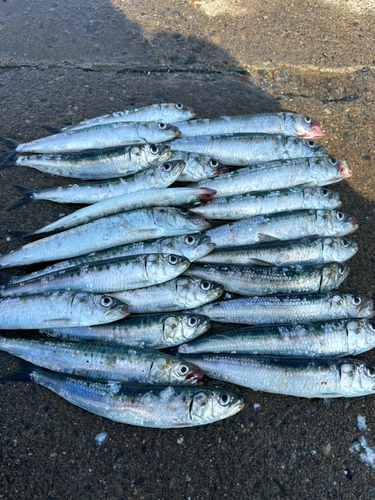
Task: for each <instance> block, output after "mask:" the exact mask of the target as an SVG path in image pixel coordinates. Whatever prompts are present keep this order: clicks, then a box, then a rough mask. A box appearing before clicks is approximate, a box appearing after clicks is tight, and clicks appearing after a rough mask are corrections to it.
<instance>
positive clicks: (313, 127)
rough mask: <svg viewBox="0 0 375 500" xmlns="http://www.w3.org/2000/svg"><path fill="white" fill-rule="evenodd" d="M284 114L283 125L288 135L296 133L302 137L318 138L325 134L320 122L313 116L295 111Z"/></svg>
mask: <svg viewBox="0 0 375 500" xmlns="http://www.w3.org/2000/svg"><path fill="white" fill-rule="evenodd" d="M285 115H286V116H285V122H284V126H285V129H286V133H287V134H288V135H292V136H295V135H296V136H297V137H301V138H302V139H319V137H324V136H325V132H324V131H323V128H322V126H321V124H320V123H319V122H318V121H317V120H314V118H310V117H309V116H304V115H298V114H295V113H285Z"/></svg>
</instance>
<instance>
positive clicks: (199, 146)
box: [168, 134, 325, 189]
mask: <svg viewBox="0 0 375 500" xmlns="http://www.w3.org/2000/svg"><path fill="white" fill-rule="evenodd" d="M168 145H169V146H170V147H171V150H172V151H185V152H187V153H198V154H202V155H205V156H209V157H211V158H215V160H218V161H220V162H221V163H224V165H234V166H243V165H251V164H257V163H261V162H268V161H274V160H287V159H289V158H305V157H306V158H310V157H311V156H322V155H323V154H325V148H324V147H323V146H319V144H316V143H315V142H313V141H310V140H306V139H298V138H295V137H285V136H281V135H266V134H252V135H248V134H247V135H245V134H228V135H211V136H202V137H191V138H188V139H175V140H173V141H171V142H169V143H168ZM268 189H269V187H268Z"/></svg>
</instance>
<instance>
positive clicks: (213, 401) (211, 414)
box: [190, 388, 245, 425]
mask: <svg viewBox="0 0 375 500" xmlns="http://www.w3.org/2000/svg"><path fill="white" fill-rule="evenodd" d="M244 405H245V403H244V400H243V398H241V397H240V396H238V395H237V394H234V393H233V392H230V391H225V390H220V389H210V388H206V389H202V390H201V391H199V392H197V393H196V394H195V395H194V396H193V399H192V401H191V403H190V420H191V422H192V424H193V425H198V424H208V423H210V422H215V421H217V420H222V419H224V418H227V417H230V416H232V415H235V414H236V413H238V412H239V411H241V410H242V409H243V407H244Z"/></svg>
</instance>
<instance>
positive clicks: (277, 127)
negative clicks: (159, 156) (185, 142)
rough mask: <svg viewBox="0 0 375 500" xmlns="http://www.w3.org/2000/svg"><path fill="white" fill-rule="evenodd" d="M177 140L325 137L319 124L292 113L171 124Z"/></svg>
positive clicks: (311, 119) (307, 117) (306, 117)
mask: <svg viewBox="0 0 375 500" xmlns="http://www.w3.org/2000/svg"><path fill="white" fill-rule="evenodd" d="M173 125H175V126H176V127H178V129H179V130H180V133H181V135H180V137H181V138H185V137H197V136H201V135H224V134H257V133H259V134H280V135H288V136H293V137H302V138H305V139H318V138H319V137H323V136H324V135H325V133H324V131H323V129H322V126H321V125H320V123H319V122H318V121H316V120H314V119H313V118H310V117H309V116H303V115H298V114H296V113H265V114H260V115H245V116H221V117H220V118H210V119H203V120H192V121H185V122H178V123H174V124H173Z"/></svg>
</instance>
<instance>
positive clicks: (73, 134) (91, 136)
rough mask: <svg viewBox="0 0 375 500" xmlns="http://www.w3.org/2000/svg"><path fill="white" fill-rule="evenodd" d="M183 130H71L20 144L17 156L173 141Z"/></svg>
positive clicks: (151, 126)
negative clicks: (20, 154)
mask: <svg viewBox="0 0 375 500" xmlns="http://www.w3.org/2000/svg"><path fill="white" fill-rule="evenodd" d="M178 135H179V130H178V128H177V127H173V125H166V124H165V123H154V122H150V123H135V122H127V123H108V124H104V125H96V126H94V127H90V128H84V129H78V130H67V131H66V132H61V133H60V134H55V135H50V136H48V137H42V138H41V139H37V140H35V141H31V142H26V143H24V144H18V146H17V147H16V152H17V153H24V152H25V153H69V152H76V151H84V150H86V149H108V148H117V147H119V146H129V145H134V144H146V143H151V144H154V143H159V142H165V141H170V140H171V139H173V138H175V137H177V136H178Z"/></svg>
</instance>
